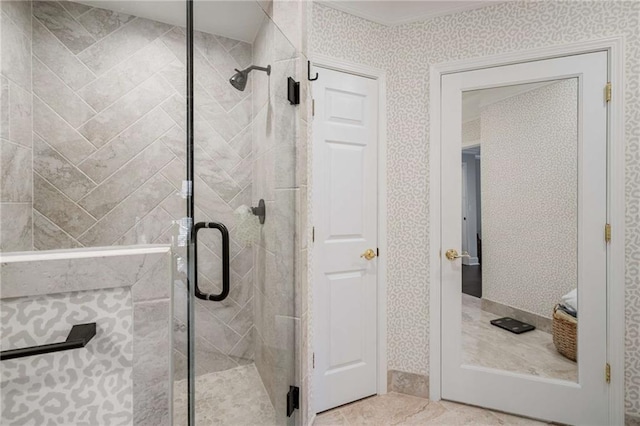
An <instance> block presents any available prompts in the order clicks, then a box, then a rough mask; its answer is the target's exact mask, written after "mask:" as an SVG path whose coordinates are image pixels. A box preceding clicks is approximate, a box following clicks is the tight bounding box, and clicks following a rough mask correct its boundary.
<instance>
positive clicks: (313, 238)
mask: <svg viewBox="0 0 640 426" xmlns="http://www.w3.org/2000/svg"><path fill="white" fill-rule="evenodd" d="M311 242H312V243H315V242H316V227H315V226H313V227H312V228H311Z"/></svg>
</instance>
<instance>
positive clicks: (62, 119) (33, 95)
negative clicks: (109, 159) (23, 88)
mask: <svg viewBox="0 0 640 426" xmlns="http://www.w3.org/2000/svg"><path fill="white" fill-rule="evenodd" d="M31 96H32V97H35V98H38V100H39V101H40V102H42V105H44V106H46V107H47V109H48V110H50V111H51V112H52V113H53V114H54V115H55V116H56V117H58V118H59V119H60V120H61V121H62V122H64V124H66V125H67V126H69V128H70V129H71V130H73V132H74V133H75V134H76V135H78V136H80V137H81V138H82V139H83V140H85V141H86V142H87V143H88V144H89V145H91V146H92V147H93V148H94V152H95V151H97V150H98V147H97V146H95V145H94V144H92V143H91V141H90V140H89V139H87V138H86V137H85V136H84V135H83V134H82V133H80V132H79V131H78V130H77V129H76V128H75V127H73V126H72V125H71V124H69V123H68V122H67V120H65V119H64V118H62V116H60V114H58V112H57V111H56V110H54V109H53V108H51V107H50V106H49V104H47V103H46V102H45V101H44V100H42V98H40V96H38V95H37V94H35V93H32V94H31ZM34 133H37V134H38V136H40V137H41V138H42V139H44V140H46V138H45V136H44V135H41V134H40V133H39V132H37V131H35V130H34Z"/></svg>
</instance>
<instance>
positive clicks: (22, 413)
mask: <svg viewBox="0 0 640 426" xmlns="http://www.w3.org/2000/svg"><path fill="white" fill-rule="evenodd" d="M185 10H186V8H185V2H184V1H157V2H137V1H117V2H116V1H108V0H103V1H82V2H76V1H37V2H36V1H30V0H20V1H2V5H1V11H2V13H1V18H0V19H1V22H0V26H1V27H2V40H1V45H0V58H1V61H2V66H1V67H0V70H1V76H0V85H1V88H2V91H1V93H0V96H1V97H2V102H1V105H2V111H1V113H2V117H3V119H2V120H1V125H2V126H3V127H2V129H0V137H1V140H0V154H1V157H2V169H3V171H2V180H3V181H2V185H0V186H1V188H2V191H1V192H2V193H1V198H0V201H1V203H2V205H1V206H0V228H1V233H0V251H1V252H2V262H1V263H2V266H1V268H2V271H1V272H2V291H1V292H0V294H1V296H0V297H1V298H2V299H1V300H0V310H2V315H1V318H2V322H1V330H0V333H1V335H2V342H1V344H2V350H10V349H17V348H22V347H26V346H35V345H37V346H39V345H44V344H49V343H56V342H64V341H65V339H66V338H67V336H68V334H69V332H70V330H71V329H72V327H73V326H74V325H79V324H85V323H94V322H95V323H96V335H95V336H94V337H93V338H92V339H91V340H90V341H89V343H88V344H87V345H86V347H84V348H81V349H73V350H70V351H64V352H56V353H48V354H42V355H33V356H29V357H24V358H19V359H14V360H9V361H4V360H3V361H2V365H1V367H0V368H2V373H3V374H2V382H1V384H0V387H1V390H2V392H1V393H2V399H1V405H2V410H0V413H1V414H0V423H1V424H79V423H82V424H96V425H97V424H104V425H108V424H116V423H117V424H120V423H122V424H157V425H169V424H170V423H171V405H172V403H171V394H172V389H171V385H172V383H171V377H172V363H173V374H174V375H175V377H176V379H179V380H184V379H186V377H187V369H186V362H185V359H186V358H185V356H186V354H187V353H188V350H187V339H186V336H185V333H184V330H185V328H186V323H187V319H186V312H187V307H186V303H187V300H188V298H187V297H186V286H185V284H184V283H185V282H186V280H185V279H184V273H185V272H186V268H185V266H184V265H183V263H184V260H183V258H184V253H183V252H184V242H185V241H186V240H184V239H180V238H179V237H180V227H179V225H178V223H179V221H180V220H181V219H182V218H183V217H185V200H184V199H183V197H182V196H181V194H180V191H181V189H182V188H181V183H182V182H181V181H182V180H183V179H184V177H183V176H182V175H181V173H182V172H181V171H180V170H179V171H178V174H177V175H176V174H174V171H175V170H176V167H175V164H176V163H178V164H179V160H178V158H179V157H180V156H181V155H183V154H182V152H183V151H184V146H185V138H184V133H185V131H184V128H183V126H184V123H183V121H184V120H183V119H182V120H181V119H180V117H179V116H178V117H176V116H175V115H173V112H174V110H172V109H171V108H172V107H175V106H176V104H175V103H173V101H174V100H176V99H179V97H180V92H181V90H182V89H181V87H182V86H184V81H185V80H186V73H185V70H184V67H183V66H182V65H181V64H182V63H183V62H184V51H185V49H184V46H185V36H184V32H183V30H182V28H183V27H184V24H185ZM181 31H182V32H181ZM171 35H176V36H175V37H173V38H171ZM172 43H174V44H172ZM177 65H179V66H177ZM176 82H178V83H177V86H176ZM184 105H185V103H184V100H182V101H181V103H179V104H177V108H178V111H180V112H183V111H184ZM6 118H7V119H8V121H7V120H6ZM7 165H9V166H8V167H7ZM178 169H179V166H178ZM187 232H188V228H187ZM183 235H184V233H183ZM171 247H173V250H171ZM17 252H21V253H22V252H31V253H29V256H28V257H25V256H23V257H19V256H18V254H19V253H17ZM178 261H180V262H181V264H180V265H181V266H180V267H178V266H179V265H178ZM174 273H175V274H174ZM174 276H175V281H174V279H173V278H174ZM24 283H29V285H24ZM172 283H175V285H176V288H175V291H173V288H172V287H173V285H172ZM172 313H173V315H174V316H175V318H176V320H175V321H174V324H173V325H174V327H172V318H171V317H172ZM43 324H46V326H44V327H43ZM172 330H173V331H174V332H173V336H172ZM172 337H175V339H174V342H173V345H172ZM172 346H173V349H174V350H173V357H175V358H174V359H173V361H172V350H171V349H172ZM177 394H179V392H175V393H174V395H177Z"/></svg>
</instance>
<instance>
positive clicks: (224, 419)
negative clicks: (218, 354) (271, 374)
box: [173, 364, 276, 426]
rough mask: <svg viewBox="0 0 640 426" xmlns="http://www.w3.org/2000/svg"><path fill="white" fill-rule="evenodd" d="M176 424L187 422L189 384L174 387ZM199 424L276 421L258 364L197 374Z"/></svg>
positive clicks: (236, 425)
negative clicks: (257, 367)
mask: <svg viewBox="0 0 640 426" xmlns="http://www.w3.org/2000/svg"><path fill="white" fill-rule="evenodd" d="M173 400H174V424H175V425H185V424H187V421H186V418H183V417H185V413H186V405H187V383H186V380H181V381H178V382H176V383H175V386H174V395H173ZM196 424H197V425H198V426H204V425H206V426H208V425H227V426H240V425H265V426H271V425H275V424H276V414H275V410H274V409H273V406H272V405H271V401H270V400H269V395H267V391H266V389H265V388H264V385H263V384H262V380H261V379H260V375H259V374H258V370H257V369H256V366H255V364H249V365H243V366H240V367H236V368H232V369H230V370H225V371H218V372H215V373H208V374H204V375H202V376H198V377H196Z"/></svg>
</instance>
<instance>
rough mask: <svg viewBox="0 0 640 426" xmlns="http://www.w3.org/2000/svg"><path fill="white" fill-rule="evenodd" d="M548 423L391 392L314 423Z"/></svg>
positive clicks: (446, 425)
mask: <svg viewBox="0 0 640 426" xmlns="http://www.w3.org/2000/svg"><path fill="white" fill-rule="evenodd" d="M546 424H547V423H544V422H539V421H536V420H531V419H526V418H523V417H517V416H512V415H510V414H505V413H500V412H497V411H491V410H485V409H483V408H478V407H472V406H469V405H464V404H457V403H455V402H449V401H437V402H434V401H429V400H428V399H424V398H418V397H415V396H410V395H404V394H400V393H394V392H391V393H388V394H386V395H378V396H373V397H370V398H366V399H362V400H360V401H356V402H354V403H351V404H347V405H343V406H342V407H338V408H334V409H333V410H329V411H326V412H324V413H321V414H318V416H316V419H315V421H314V423H313V426H359V425H368V426H369V425H371V426H391V425H425V426H427V425H438V426H454V425H456V426H457V425H487V426H489V425H491V426H493V425H518V426H528V425H530V426H534V425H546Z"/></svg>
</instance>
